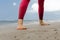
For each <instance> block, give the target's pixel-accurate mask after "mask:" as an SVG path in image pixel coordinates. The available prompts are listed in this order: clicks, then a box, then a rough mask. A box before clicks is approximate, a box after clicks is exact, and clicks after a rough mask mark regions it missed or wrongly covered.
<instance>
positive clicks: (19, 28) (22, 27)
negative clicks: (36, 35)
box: [17, 25, 27, 30]
mask: <svg viewBox="0 0 60 40" xmlns="http://www.w3.org/2000/svg"><path fill="white" fill-rule="evenodd" d="M26 29H27V28H25V27H24V26H23V25H20V26H18V27H17V30H26Z"/></svg>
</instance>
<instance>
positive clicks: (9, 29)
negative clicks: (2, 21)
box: [0, 22, 60, 40]
mask: <svg viewBox="0 0 60 40" xmlns="http://www.w3.org/2000/svg"><path fill="white" fill-rule="evenodd" d="M16 27H17V23H12V24H6V25H0V40H60V22H55V23H50V25H48V26H41V25H39V24H30V25H25V27H27V28H28V29H27V30H16Z"/></svg>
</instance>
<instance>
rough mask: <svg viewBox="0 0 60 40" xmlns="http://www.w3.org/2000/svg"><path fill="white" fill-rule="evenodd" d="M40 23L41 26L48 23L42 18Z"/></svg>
mask: <svg viewBox="0 0 60 40" xmlns="http://www.w3.org/2000/svg"><path fill="white" fill-rule="evenodd" d="M40 25H41V26H46V25H50V24H48V23H46V22H44V21H43V20H40Z"/></svg>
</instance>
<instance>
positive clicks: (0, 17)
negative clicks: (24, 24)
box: [0, 0, 60, 21]
mask: <svg viewBox="0 0 60 40" xmlns="http://www.w3.org/2000/svg"><path fill="white" fill-rule="evenodd" d="M20 2H21V0H0V21H16V20H18V9H19V4H20ZM59 4H60V0H45V5H44V8H45V9H44V20H60V5H59ZM24 20H38V0H31V1H30V4H29V6H28V9H27V11H26V15H25V18H24Z"/></svg>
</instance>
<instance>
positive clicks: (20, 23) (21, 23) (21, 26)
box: [17, 19, 27, 30]
mask: <svg viewBox="0 0 60 40" xmlns="http://www.w3.org/2000/svg"><path fill="white" fill-rule="evenodd" d="M26 29H27V28H25V27H24V26H23V20H22V19H19V20H18V26H17V30H26Z"/></svg>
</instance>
